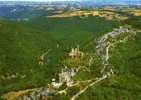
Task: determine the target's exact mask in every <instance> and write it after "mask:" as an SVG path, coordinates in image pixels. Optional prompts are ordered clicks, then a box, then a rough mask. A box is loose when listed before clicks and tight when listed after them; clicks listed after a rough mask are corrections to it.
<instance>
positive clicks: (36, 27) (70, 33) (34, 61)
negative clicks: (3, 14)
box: [0, 17, 118, 93]
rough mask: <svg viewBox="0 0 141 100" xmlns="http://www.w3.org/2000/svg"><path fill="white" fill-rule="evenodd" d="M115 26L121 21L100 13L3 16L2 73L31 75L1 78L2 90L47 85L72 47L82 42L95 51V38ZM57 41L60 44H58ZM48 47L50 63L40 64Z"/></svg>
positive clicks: (1, 30)
mask: <svg viewBox="0 0 141 100" xmlns="http://www.w3.org/2000/svg"><path fill="white" fill-rule="evenodd" d="M113 27H118V23H116V22H109V21H105V20H104V19H101V18H96V17H88V18H85V19H80V18H78V17H74V18H62V19H47V18H38V19H35V20H32V21H30V22H26V23H23V22H10V21H6V20H1V21H0V35H1V36H0V55H1V56H0V61H1V62H0V75H6V74H7V73H9V74H10V75H11V74H15V73H19V74H22V75H23V74H26V75H27V77H26V78H24V79H20V78H16V79H13V80H5V81H2V80H0V90H1V91H0V93H3V92H6V91H9V90H18V89H24V88H29V87H36V86H40V85H46V84H47V83H48V82H49V81H50V79H51V78H52V77H53V76H54V73H55V72H57V70H59V69H60V67H61V65H59V64H58V63H59V62H60V60H61V59H64V58H65V57H66V55H67V53H68V51H69V50H70V48H71V47H74V46H76V45H77V44H79V45H80V48H82V49H83V50H84V51H85V50H89V51H90V52H93V48H94V44H92V43H93V41H94V38H95V37H98V36H100V35H102V34H104V33H105V32H107V31H110V30H112V28H113ZM90 42H92V43H90ZM57 44H59V45H60V48H57V47H56V45H57ZM48 49H51V52H50V54H49V55H48V57H46V58H45V62H46V63H47V64H45V65H44V66H39V65H38V57H39V56H40V55H41V54H42V53H44V52H46V51H47V50H48ZM47 58H48V59H50V61H49V62H48V60H47ZM31 70H32V72H31Z"/></svg>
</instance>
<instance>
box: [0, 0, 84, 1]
mask: <svg viewBox="0 0 141 100" xmlns="http://www.w3.org/2000/svg"><path fill="white" fill-rule="evenodd" d="M0 1H72V0H0ZM73 1H79V0H73ZM85 1H86V0H85Z"/></svg>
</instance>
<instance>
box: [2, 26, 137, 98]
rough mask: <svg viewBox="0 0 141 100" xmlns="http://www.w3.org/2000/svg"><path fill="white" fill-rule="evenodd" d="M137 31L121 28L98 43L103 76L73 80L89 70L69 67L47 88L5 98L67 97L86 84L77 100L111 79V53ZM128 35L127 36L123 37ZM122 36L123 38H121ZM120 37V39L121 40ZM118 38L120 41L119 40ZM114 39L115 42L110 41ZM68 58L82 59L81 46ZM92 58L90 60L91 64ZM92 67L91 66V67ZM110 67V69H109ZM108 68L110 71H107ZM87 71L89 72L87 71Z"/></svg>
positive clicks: (106, 35)
mask: <svg viewBox="0 0 141 100" xmlns="http://www.w3.org/2000/svg"><path fill="white" fill-rule="evenodd" d="M136 32H137V31H136V30H134V29H132V28H131V27H124V26H120V27H119V28H115V29H113V31H112V32H109V33H107V34H104V35H103V36H101V37H100V38H99V39H97V41H96V44H97V45H96V47H95V48H96V54H97V55H99V56H100V57H101V62H102V65H103V66H101V70H100V73H101V76H100V77H95V78H91V79H89V80H83V81H80V80H77V81H76V80H73V77H74V76H76V75H77V74H78V73H79V72H80V71H82V70H86V69H87V68H86V67H85V66H84V67H82V66H79V67H73V68H69V67H68V66H67V65H66V66H65V67H64V68H63V69H61V71H60V73H58V79H56V78H52V80H51V83H50V84H48V86H47V87H40V88H34V89H27V90H23V91H19V93H18V92H11V93H8V94H5V95H4V96H3V98H7V95H13V98H11V99H9V100H15V99H16V100H38V99H39V100H40V99H41V100H48V98H49V97H52V96H54V95H65V94H67V91H68V89H69V88H70V87H76V86H79V85H80V84H82V83H83V84H86V86H85V87H83V88H82V89H81V90H80V91H79V92H78V93H76V94H75V95H74V96H72V98H70V100H76V99H77V98H78V97H79V95H81V94H82V93H84V92H85V91H87V89H88V88H89V87H91V86H94V85H95V84H98V83H99V82H101V81H103V80H105V79H107V78H110V77H111V76H112V75H113V74H114V73H115V70H114V66H112V67H109V65H110V63H109V59H110V51H111V50H112V48H114V47H115V46H116V45H117V44H119V43H125V42H126V41H128V39H129V38H134V36H136ZM125 33H127V34H126V35H123V34H125ZM121 36H122V37H121ZM119 37H120V39H119ZM117 38H118V40H117ZM110 39H112V40H113V41H110ZM48 52H49V51H47V52H45V53H44V54H43V55H42V56H41V59H42V61H41V62H39V64H41V65H42V64H43V60H44V56H45V55H47V54H48ZM67 56H68V58H69V59H71V60H76V59H81V58H83V57H84V56H86V55H85V52H83V51H81V48H80V47H79V45H78V46H77V47H76V48H70V52H68V54H67ZM91 60H92V57H91V58H90V59H89V62H91ZM90 66H91V65H90ZM107 66H108V67H107ZM107 68H108V69H107ZM86 71H87V70H86ZM63 85H65V88H63V89H61V87H62V86H63Z"/></svg>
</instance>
